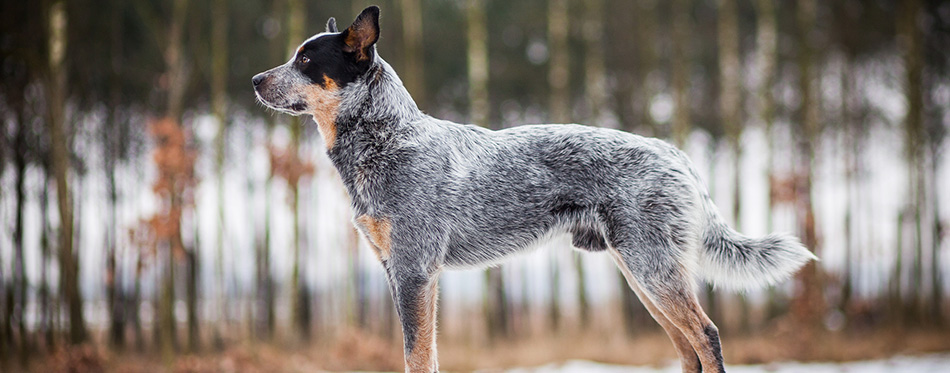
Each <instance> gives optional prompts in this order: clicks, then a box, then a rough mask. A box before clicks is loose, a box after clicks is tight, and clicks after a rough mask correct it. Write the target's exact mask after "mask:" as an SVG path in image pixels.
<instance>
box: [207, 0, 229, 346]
mask: <svg viewBox="0 0 950 373" xmlns="http://www.w3.org/2000/svg"><path fill="white" fill-rule="evenodd" d="M211 6H212V12H211V13H212V14H211V108H212V109H211V110H212V112H213V113H214V117H215V120H217V122H218V134H217V137H216V138H215V158H214V160H215V162H214V163H215V165H214V166H215V170H216V174H217V179H218V180H217V182H218V184H217V189H218V190H217V195H218V221H217V228H218V229H217V233H218V241H217V247H216V250H215V258H216V261H215V275H216V277H217V283H216V285H217V286H216V288H217V302H216V303H217V306H218V313H219V314H220V315H224V314H226V312H227V310H228V309H229V307H228V302H227V297H226V296H225V293H224V292H225V286H224V239H225V238H224V237H225V228H224V226H225V212H224V211H225V207H224V165H225V157H226V156H227V146H226V141H227V136H228V118H227V109H228V97H227V89H228V85H227V84H228V83H227V78H228V16H227V14H228V0H214V1H213V2H212V3H211ZM221 327H222V325H221V323H220V322H219V323H218V325H217V326H216V327H215V332H214V333H215V336H216V338H215V339H216V340H217V341H220V339H221Z"/></svg>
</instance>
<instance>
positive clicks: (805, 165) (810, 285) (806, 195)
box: [792, 0, 824, 339]
mask: <svg viewBox="0 0 950 373" xmlns="http://www.w3.org/2000/svg"><path fill="white" fill-rule="evenodd" d="M815 8H816V4H815V1H814V0H804V1H800V2H798V4H797V9H796V19H797V26H798V70H799V72H798V73H799V76H798V91H799V94H800V95H801V105H800V106H799V113H798V115H799V120H800V124H799V125H798V126H797V127H796V132H795V134H796V137H797V139H796V140H797V142H798V159H797V163H798V165H797V167H798V171H797V174H798V176H797V177H796V182H795V196H796V202H795V206H796V210H797V211H796V214H797V219H798V225H799V232H800V235H801V239H802V243H803V244H804V245H805V247H807V248H809V249H811V250H812V252H813V253H814V254H815V255H816V256H818V257H821V254H820V250H819V249H820V248H819V243H818V235H817V231H816V227H815V212H814V208H813V206H812V174H813V171H812V167H811V162H812V160H813V159H814V156H815V149H814V143H815V140H816V139H817V136H818V132H819V130H820V127H819V125H820V123H819V118H818V114H819V111H818V109H819V108H818V105H819V102H818V100H817V99H816V97H817V89H816V88H815V87H816V84H815V76H816V74H815V72H814V61H815V52H814V51H815V47H814V45H813V41H812V38H811V36H810V35H811V34H812V32H813V31H812V30H813V29H814V27H815V13H816V9H815ZM797 280H798V286H799V287H800V289H801V291H800V292H799V293H798V296H797V297H796V298H795V299H794V301H793V304H792V312H793V317H794V318H795V320H796V321H798V322H799V323H800V325H802V326H806V327H807V328H808V329H813V328H816V327H817V326H818V325H821V322H820V320H821V315H822V314H823V308H824V304H823V300H822V294H821V283H820V268H819V267H818V265H817V264H816V262H814V261H811V262H809V263H808V264H806V265H805V267H804V268H803V269H802V270H800V271H799V272H798V274H797ZM805 338H806V339H807V337H805Z"/></svg>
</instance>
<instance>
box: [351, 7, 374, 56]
mask: <svg viewBox="0 0 950 373" xmlns="http://www.w3.org/2000/svg"><path fill="white" fill-rule="evenodd" d="M343 36H344V38H343V40H344V42H345V43H346V46H345V47H344V49H343V50H344V51H346V52H348V53H356V60H357V61H365V60H369V59H370V57H371V56H372V54H373V50H372V48H373V45H374V44H376V41H377V40H379V7H378V6H375V5H373V6H371V7H369V8H366V9H363V12H361V13H360V15H359V16H357V17H356V20H355V21H353V24H352V25H350V27H349V28H347V29H346V30H344V31H343Z"/></svg>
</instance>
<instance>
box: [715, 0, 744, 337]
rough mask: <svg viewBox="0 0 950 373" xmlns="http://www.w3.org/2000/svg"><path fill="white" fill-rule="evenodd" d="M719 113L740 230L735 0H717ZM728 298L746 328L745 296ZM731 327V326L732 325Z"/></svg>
mask: <svg viewBox="0 0 950 373" xmlns="http://www.w3.org/2000/svg"><path fill="white" fill-rule="evenodd" d="M718 17H719V18H718V39H719V88H720V89H719V115H720V118H721V120H722V126H723V129H724V130H725V132H726V136H727V137H728V140H729V145H730V147H731V148H732V156H733V159H732V161H733V163H732V176H733V179H732V211H731V212H732V214H731V215H732V223H733V227H734V228H735V229H736V230H741V226H742V219H741V216H740V215H741V207H742V144H741V138H742V127H743V124H742V116H741V109H742V107H741V105H742V104H741V101H742V97H741V96H742V90H741V88H742V86H741V81H740V79H739V68H740V66H739V64H740V61H739V23H738V9H737V6H736V0H719V9H718ZM728 299H730V300H732V301H734V302H738V303H739V310H740V315H739V320H740V325H739V329H740V330H742V331H746V330H748V327H749V303H748V302H747V301H746V298H745V296H743V295H742V294H740V295H739V296H738V297H729V298H728ZM732 327H733V328H734V327H735V326H732Z"/></svg>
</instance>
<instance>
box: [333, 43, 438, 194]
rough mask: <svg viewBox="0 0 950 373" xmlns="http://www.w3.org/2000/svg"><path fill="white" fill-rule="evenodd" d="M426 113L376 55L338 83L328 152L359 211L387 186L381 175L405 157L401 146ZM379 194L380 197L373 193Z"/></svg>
mask: <svg viewBox="0 0 950 373" xmlns="http://www.w3.org/2000/svg"><path fill="white" fill-rule="evenodd" d="M424 118H426V114H424V113H423V112H422V111H420V110H419V108H418V106H416V103H415V101H413V99H412V97H411V96H410V95H409V92H408V91H407V90H406V88H405V87H404V86H403V84H402V81H401V80H400V79H399V77H398V76H397V75H396V72H395V71H394V70H393V69H392V67H390V66H389V64H388V63H386V61H384V60H383V59H382V58H379V57H378V56H377V57H376V59H375V61H374V63H373V65H372V67H370V69H369V70H368V71H367V73H366V74H365V75H364V76H363V77H362V78H361V79H360V80H357V81H356V82H354V83H351V84H349V85H348V86H347V87H345V88H343V89H342V92H341V101H340V106H339V111H338V114H337V116H336V139H335V142H334V145H333V147H331V148H329V149H327V155H328V156H329V157H330V160H331V161H333V164H334V166H336V169H337V171H339V173H340V177H341V178H342V180H343V183H344V185H345V186H346V188H347V191H348V193H349V195H350V198H351V202H352V204H353V207H354V208H355V209H356V210H357V212H359V213H364V212H370V213H372V212H373V211H374V210H376V209H377V207H378V205H379V203H381V202H382V201H376V200H374V197H371V196H379V195H380V190H381V189H384V188H385V185H384V183H385V182H384V179H385V177H383V176H380V175H382V174H385V173H387V172H388V170H389V169H391V168H392V167H396V166H398V165H399V164H401V163H402V162H403V161H404V159H403V158H404V156H405V151H404V150H405V148H406V147H407V146H409V144H411V143H412V141H411V138H412V136H413V134H414V133H415V132H416V131H417V128H414V126H413V123H415V122H418V121H420V120H422V119H424ZM377 199H378V198H377Z"/></svg>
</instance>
